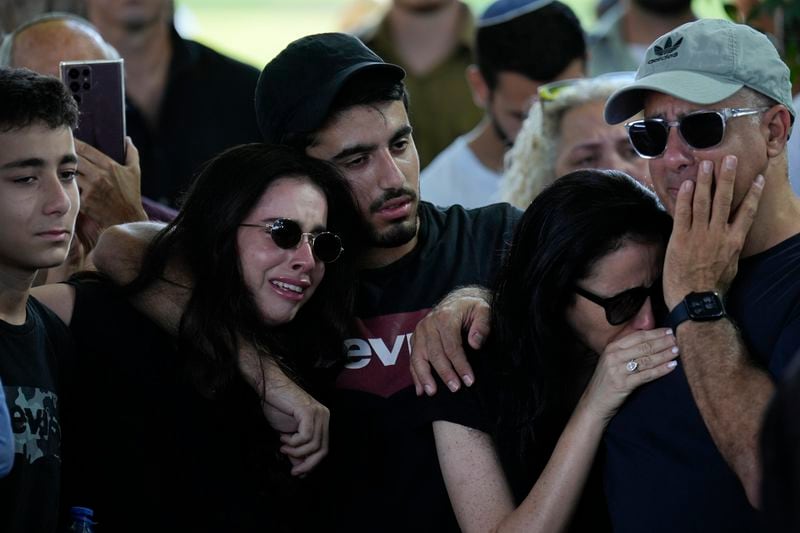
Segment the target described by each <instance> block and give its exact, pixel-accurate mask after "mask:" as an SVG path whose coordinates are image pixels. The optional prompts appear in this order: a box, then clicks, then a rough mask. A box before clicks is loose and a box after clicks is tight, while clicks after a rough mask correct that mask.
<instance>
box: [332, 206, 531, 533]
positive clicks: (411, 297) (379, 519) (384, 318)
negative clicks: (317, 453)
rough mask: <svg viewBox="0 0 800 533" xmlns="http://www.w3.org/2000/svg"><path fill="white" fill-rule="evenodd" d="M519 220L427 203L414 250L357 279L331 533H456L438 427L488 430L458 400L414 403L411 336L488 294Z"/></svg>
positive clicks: (338, 419) (441, 397) (337, 434)
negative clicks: (452, 297)
mask: <svg viewBox="0 0 800 533" xmlns="http://www.w3.org/2000/svg"><path fill="white" fill-rule="evenodd" d="M519 216H520V214H519V211H518V210H516V209H514V208H512V207H510V206H508V205H500V204H498V205H494V206H489V207H486V208H482V209H474V210H465V209H463V208H462V207H460V206H454V207H451V208H449V209H447V210H442V209H439V208H435V207H433V206H432V205H430V204H427V203H424V202H423V203H421V204H420V233H419V243H418V244H417V246H416V248H415V249H414V250H413V251H412V252H411V253H410V254H408V255H407V256H405V257H403V258H401V259H400V260H398V261H396V262H395V263H392V264H391V265H389V266H386V267H384V268H380V269H375V270H368V271H364V272H361V273H359V285H358V291H357V302H356V316H357V317H358V318H357V319H356V324H355V330H354V331H353V337H351V338H350V339H348V340H347V341H346V345H347V348H348V359H349V363H348V365H347V367H346V368H345V370H344V371H343V372H342V373H341V374H340V376H339V378H338V380H337V389H338V390H337V393H336V395H335V400H334V403H333V404H332V406H331V413H332V418H331V453H330V456H329V459H328V461H329V462H330V464H329V465H327V467H328V468H329V472H328V474H330V475H331V476H333V477H332V479H331V480H330V482H329V484H328V487H329V488H330V489H334V494H332V496H333V503H334V510H333V515H334V517H335V518H334V520H333V522H332V525H331V526H330V527H331V530H334V531H351V532H358V531H370V532H373V531H383V532H391V531H403V532H406V531H437V532H439V531H458V525H457V523H456V520H455V516H454V514H453V511H452V507H451V505H450V501H449V498H448V496H447V492H446V489H445V485H444V481H443V480H442V476H441V472H440V469H439V463H438V459H437V456H436V449H435V443H434V439H433V430H432V422H433V421H435V420H448V421H451V422H456V423H459V424H462V425H465V426H470V427H483V423H482V421H481V420H482V418H481V413H479V412H478V411H477V410H475V409H464V407H463V406H462V405H461V402H460V401H459V398H458V395H452V394H443V393H439V394H437V395H436V396H434V397H433V398H427V397H423V398H418V397H417V396H416V395H415V393H414V387H413V385H412V381H411V375H410V373H409V355H410V349H411V335H412V334H413V332H414V328H415V326H416V324H417V322H419V320H420V319H422V318H423V317H424V316H425V315H426V314H427V313H428V311H429V310H430V309H431V308H432V307H434V306H435V304H436V303H437V302H438V301H439V300H440V299H441V298H442V297H444V296H445V295H446V294H448V293H449V292H450V291H451V290H453V289H454V288H456V287H458V286H462V285H470V284H480V285H484V286H488V284H489V282H490V281H491V280H492V278H493V277H494V276H495V274H496V271H497V269H498V267H499V265H500V260H501V257H502V255H503V253H504V251H505V249H506V246H507V244H508V243H509V242H510V240H511V237H512V232H513V227H514V225H515V224H516V222H517V220H518V219H519ZM484 429H485V428H484Z"/></svg>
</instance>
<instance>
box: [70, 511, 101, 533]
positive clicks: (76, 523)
mask: <svg viewBox="0 0 800 533" xmlns="http://www.w3.org/2000/svg"><path fill="white" fill-rule="evenodd" d="M69 516H70V518H71V524H70V526H69V529H68V530H67V531H70V532H73V531H74V532H76V533H94V524H95V523H94V522H93V521H92V517H94V511H92V510H91V509H89V508H88V507H70V509H69Z"/></svg>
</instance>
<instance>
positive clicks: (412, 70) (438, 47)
mask: <svg viewBox="0 0 800 533" xmlns="http://www.w3.org/2000/svg"><path fill="white" fill-rule="evenodd" d="M90 1H93V0H90ZM473 34H474V19H473V17H472V13H471V12H470V10H469V7H468V6H467V5H466V4H464V3H463V2H461V1H459V0H393V2H392V4H391V6H390V7H389V9H388V11H387V12H386V15H385V16H384V17H383V18H382V19H381V21H380V22H379V23H378V24H377V25H375V26H373V27H372V28H368V29H364V30H362V31H358V32H356V35H357V36H358V37H359V38H360V39H361V40H362V41H364V43H365V44H366V45H367V46H368V47H370V48H371V49H372V50H373V51H374V52H375V53H376V54H378V55H379V56H381V58H383V60H384V61H386V62H388V63H394V64H396V65H400V66H401V67H403V68H404V69H405V71H406V77H405V84H406V88H407V89H408V94H409V97H410V99H411V100H412V101H413V104H412V105H411V109H413V111H412V113H411V116H410V118H411V126H412V127H413V128H414V142H415V144H416V145H417V151H418V152H419V163H420V168H425V166H426V165H427V164H428V163H430V162H431V160H432V159H433V158H434V157H436V155H437V154H438V153H439V152H441V151H442V150H444V148H445V147H446V146H447V145H449V144H450V143H451V142H453V140H454V139H455V138H456V137H458V136H459V135H463V134H464V133H466V132H467V131H469V130H470V129H471V128H472V127H473V126H475V124H477V123H478V121H479V120H480V119H481V111H480V109H478V107H477V106H476V105H475V104H474V103H473V101H472V96H471V95H470V91H469V87H468V86H467V81H466V80H465V79H464V70H465V69H466V68H467V66H469V64H470V63H472V39H473Z"/></svg>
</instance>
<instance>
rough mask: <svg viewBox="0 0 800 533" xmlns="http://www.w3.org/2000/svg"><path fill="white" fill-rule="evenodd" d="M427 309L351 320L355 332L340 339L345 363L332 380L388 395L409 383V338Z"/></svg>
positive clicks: (339, 386) (426, 312)
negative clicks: (348, 336)
mask: <svg viewBox="0 0 800 533" xmlns="http://www.w3.org/2000/svg"><path fill="white" fill-rule="evenodd" d="M428 311H430V309H421V310H419V311H411V312H408V313H396V314H393V315H382V316H379V317H374V318H369V319H363V320H362V319H356V320H355V328H354V333H355V335H354V336H353V337H351V338H349V339H347V340H345V341H344V344H345V348H346V349H347V364H346V365H345V368H344V370H343V371H342V372H341V374H339V377H338V379H337V380H336V386H337V388H340V389H350V390H359V391H363V392H369V393H371V394H375V395H377V396H382V397H384V398H388V397H389V396H391V395H393V394H394V393H396V392H399V391H401V390H403V389H405V388H406V387H409V386H411V384H412V381H411V371H410V370H409V363H410V359H411V340H412V337H413V334H414V328H416V327H417V323H418V322H419V321H420V320H422V318H423V317H424V316H425V315H427V314H428Z"/></svg>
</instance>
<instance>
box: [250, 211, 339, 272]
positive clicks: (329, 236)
mask: <svg viewBox="0 0 800 533" xmlns="http://www.w3.org/2000/svg"><path fill="white" fill-rule="evenodd" d="M239 225H240V226H245V227H248V228H261V229H263V230H264V231H266V232H267V234H268V235H269V236H270V237H272V242H274V243H275V244H276V245H277V246H278V247H279V248H283V249H284V250H289V249H291V248H295V247H296V246H297V245H298V244H300V241H302V240H303V237H305V236H306V235H307V236H308V242H309V244H311V250H312V251H313V252H314V255H315V256H316V257H317V259H319V260H320V261H323V262H325V263H333V262H334V261H336V260H337V259H339V256H340V255H342V252H343V251H344V248H342V240H341V239H340V238H339V236H338V235H336V234H335V233H331V232H330V231H321V232H319V233H307V232H303V230H302V229H301V228H300V224H298V223H297V222H295V221H294V220H292V219H290V218H276V219H275V220H273V221H272V222H267V223H266V224H239Z"/></svg>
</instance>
